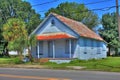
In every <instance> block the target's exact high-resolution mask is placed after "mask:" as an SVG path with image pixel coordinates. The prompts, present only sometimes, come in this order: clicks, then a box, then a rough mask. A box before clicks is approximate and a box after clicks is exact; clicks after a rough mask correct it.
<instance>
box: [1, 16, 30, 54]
mask: <svg viewBox="0 0 120 80" xmlns="http://www.w3.org/2000/svg"><path fill="white" fill-rule="evenodd" d="M25 27H26V25H25V22H23V21H22V20H20V19H17V18H11V19H8V20H7V22H6V23H5V24H4V25H3V29H2V30H3V37H4V39H5V40H6V41H7V42H8V49H9V50H15V51H18V52H19V54H21V53H22V51H23V49H24V48H25V47H26V40H27V37H28V34H27V30H26V28H25Z"/></svg>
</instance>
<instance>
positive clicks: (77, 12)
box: [45, 2, 99, 29]
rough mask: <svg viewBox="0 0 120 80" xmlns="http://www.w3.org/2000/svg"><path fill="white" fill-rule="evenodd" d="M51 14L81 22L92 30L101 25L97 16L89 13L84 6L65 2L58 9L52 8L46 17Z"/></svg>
mask: <svg viewBox="0 0 120 80" xmlns="http://www.w3.org/2000/svg"><path fill="white" fill-rule="evenodd" d="M50 12H55V13H57V14H60V15H62V16H65V17H68V18H71V19H74V20H77V21H80V22H82V23H84V24H86V25H87V26H88V27H89V28H91V29H92V28H93V27H96V26H97V25H98V23H99V22H98V16H97V14H95V13H94V12H92V11H89V10H88V8H87V7H86V6H85V5H84V4H78V3H75V2H71V3H69V2H65V3H61V4H60V5H58V6H57V7H56V8H51V9H50V10H49V11H48V12H46V13H45V15H46V16H47V15H48V14H49V13H50Z"/></svg>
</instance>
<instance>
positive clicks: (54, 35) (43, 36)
mask: <svg viewBox="0 0 120 80" xmlns="http://www.w3.org/2000/svg"><path fill="white" fill-rule="evenodd" d="M68 38H75V37H74V36H72V35H70V34H66V33H48V34H40V35H37V40H54V39H68Z"/></svg>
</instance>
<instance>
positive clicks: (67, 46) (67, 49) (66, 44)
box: [65, 40, 69, 54]
mask: <svg viewBox="0 0 120 80" xmlns="http://www.w3.org/2000/svg"><path fill="white" fill-rule="evenodd" d="M65 53H66V54H69V40H66V41H65Z"/></svg>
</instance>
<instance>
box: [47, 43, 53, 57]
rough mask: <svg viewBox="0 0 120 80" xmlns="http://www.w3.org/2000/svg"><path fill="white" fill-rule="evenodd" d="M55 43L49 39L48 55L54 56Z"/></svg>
mask: <svg viewBox="0 0 120 80" xmlns="http://www.w3.org/2000/svg"><path fill="white" fill-rule="evenodd" d="M52 47H53V43H52V41H48V57H50V58H53V48H52Z"/></svg>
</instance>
